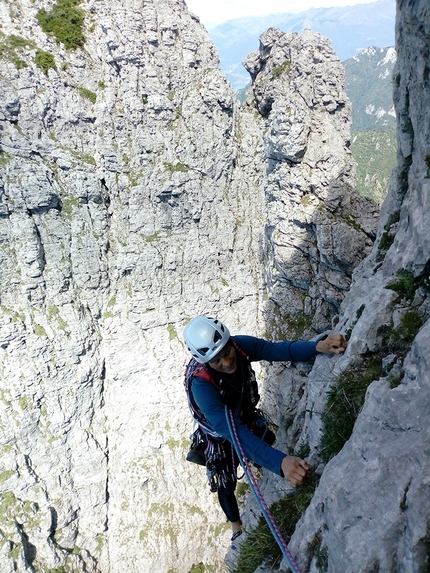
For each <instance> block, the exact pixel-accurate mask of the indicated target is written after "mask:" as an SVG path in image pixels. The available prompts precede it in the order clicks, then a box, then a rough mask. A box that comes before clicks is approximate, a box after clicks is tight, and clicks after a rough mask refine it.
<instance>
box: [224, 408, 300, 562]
mask: <svg viewBox="0 0 430 573" xmlns="http://www.w3.org/2000/svg"><path fill="white" fill-rule="evenodd" d="M225 414H226V418H227V424H228V429H229V431H230V435H231V439H232V442H233V446H234V449H235V450H236V453H237V455H238V458H239V461H240V463H241V465H242V467H243V470H244V472H245V474H246V476H247V478H248V480H249V482H250V485H251V488H252V490H253V492H254V495H255V497H256V498H257V501H258V503H259V504H260V507H261V510H262V512H263V515H264V518H265V520H266V521H267V524H268V526H269V528H270V530H271V532H272V534H273V537H274V538H275V540H276V542H277V543H278V545H279V547H280V549H281V551H282V554H283V556H284V557H285V559H286V560H287V562H288V564H289V566H290V567H291V569H292V572H293V573H302V571H301V569H300V568H299V566H298V565H297V563H296V562H295V560H294V558H293V556H292V554H291V551H290V550H289V549H288V545H287V543H286V541H285V539H284V538H283V536H282V533H281V531H280V529H279V527H278V524H277V523H276V521H275V518H274V517H273V515H272V513H271V511H270V509H269V507H268V505H267V503H266V500H265V499H264V497H263V494H262V493H261V490H260V488H259V486H258V483H257V480H256V479H255V476H254V474H253V473H252V470H251V468H250V466H249V463H248V460H247V459H246V457H245V453H244V451H243V448H242V444H241V443H240V440H239V436H238V434H237V429H236V424H235V423H234V416H233V412H232V411H231V409H230V408H229V407H228V406H226V407H225Z"/></svg>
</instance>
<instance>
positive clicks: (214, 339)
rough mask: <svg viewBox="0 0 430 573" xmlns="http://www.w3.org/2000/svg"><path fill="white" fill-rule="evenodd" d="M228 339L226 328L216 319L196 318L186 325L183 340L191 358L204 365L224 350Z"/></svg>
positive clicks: (228, 333) (207, 317)
mask: <svg viewBox="0 0 430 573" xmlns="http://www.w3.org/2000/svg"><path fill="white" fill-rule="evenodd" d="M229 338H230V332H229V330H228V328H227V327H226V326H224V324H223V323H222V322H220V321H219V320H217V319H216V318H211V317H210V316H197V317H196V318H193V320H191V322H189V323H188V324H187V326H186V327H185V330H184V340H185V344H186V346H187V348H188V350H189V351H190V352H191V354H192V355H193V357H194V358H195V359H196V360H197V362H200V363H201V364H205V363H206V362H209V361H210V360H212V358H213V357H214V356H216V355H217V354H218V352H219V351H220V350H222V349H223V348H224V346H225V345H226V344H227V342H228V340H229Z"/></svg>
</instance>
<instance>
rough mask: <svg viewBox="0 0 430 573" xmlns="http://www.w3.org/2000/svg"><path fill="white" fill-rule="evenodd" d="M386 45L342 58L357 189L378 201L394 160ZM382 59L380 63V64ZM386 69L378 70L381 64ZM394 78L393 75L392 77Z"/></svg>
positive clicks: (384, 192)
mask: <svg viewBox="0 0 430 573" xmlns="http://www.w3.org/2000/svg"><path fill="white" fill-rule="evenodd" d="M387 52H388V48H375V49H374V50H369V51H367V50H366V51H365V52H363V53H361V54H359V55H358V56H355V57H354V58H351V59H349V60H346V61H345V62H343V66H344V68H345V91H346V93H347V95H348V97H349V99H350V100H351V103H352V128H351V132H352V144H351V151H352V154H353V156H354V159H355V161H356V162H357V189H358V190H359V192H360V193H361V194H362V195H364V196H366V197H370V198H372V199H374V200H375V201H376V202H377V203H382V201H383V199H384V198H385V196H386V194H387V191H388V186H389V181H390V175H391V171H392V170H393V168H394V166H395V164H396V152H397V151H396V150H397V139H396V133H395V129H396V118H395V116H394V114H393V113H392V111H391V110H392V109H393V95H392V94H393V85H392V78H391V74H392V70H393V68H394V62H393V61H390V58H387V57H386V56H387ZM382 63H383V66H382ZM382 67H383V69H384V71H386V72H387V73H382V74H381V68H382ZM394 81H396V78H394Z"/></svg>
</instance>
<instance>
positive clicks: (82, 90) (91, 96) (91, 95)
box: [76, 86, 97, 103]
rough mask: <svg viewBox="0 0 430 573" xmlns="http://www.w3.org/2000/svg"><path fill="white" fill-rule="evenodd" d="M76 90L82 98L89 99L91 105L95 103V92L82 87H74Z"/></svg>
mask: <svg viewBox="0 0 430 573" xmlns="http://www.w3.org/2000/svg"><path fill="white" fill-rule="evenodd" d="M76 89H77V90H78V92H79V93H80V95H81V96H82V97H83V98H86V99H89V100H90V102H91V103H96V100H97V94H96V93H95V92H92V91H91V90H89V89H87V88H83V87H82V86H76Z"/></svg>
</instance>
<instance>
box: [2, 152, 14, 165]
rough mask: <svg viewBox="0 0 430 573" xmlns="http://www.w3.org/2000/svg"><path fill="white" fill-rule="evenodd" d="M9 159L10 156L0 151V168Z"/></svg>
mask: <svg viewBox="0 0 430 573" xmlns="http://www.w3.org/2000/svg"><path fill="white" fill-rule="evenodd" d="M11 159H12V158H11V156H10V155H9V154H7V153H6V151H3V149H0V166H3V165H6V164H7V163H9V161H10V160H11Z"/></svg>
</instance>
